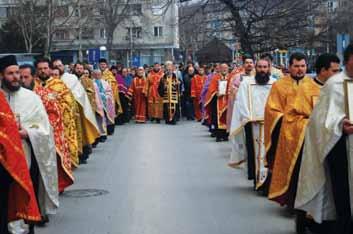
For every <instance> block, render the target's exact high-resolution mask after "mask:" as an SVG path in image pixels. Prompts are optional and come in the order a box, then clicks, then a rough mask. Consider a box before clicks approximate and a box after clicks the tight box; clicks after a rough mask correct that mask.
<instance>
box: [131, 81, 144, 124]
mask: <svg viewBox="0 0 353 234" xmlns="http://www.w3.org/2000/svg"><path fill="white" fill-rule="evenodd" d="M146 85H147V82H146V79H145V78H139V77H135V78H134V79H133V80H132V83H131V87H130V88H129V95H130V96H131V97H132V100H133V103H134V109H135V121H136V122H138V123H144V122H146V102H147V98H146Z"/></svg>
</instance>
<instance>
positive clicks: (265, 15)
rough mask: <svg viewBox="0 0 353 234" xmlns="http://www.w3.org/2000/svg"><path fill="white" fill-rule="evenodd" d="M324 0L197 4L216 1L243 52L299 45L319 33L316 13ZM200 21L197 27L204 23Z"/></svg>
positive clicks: (221, 0) (222, 0)
mask: <svg viewBox="0 0 353 234" xmlns="http://www.w3.org/2000/svg"><path fill="white" fill-rule="evenodd" d="M323 2H324V1H323V0H305V1H303V0H242V1H239V0H202V1H200V2H199V3H198V4H199V5H200V7H199V8H201V7H202V5H208V4H213V5H217V4H218V5H219V7H221V8H222V11H221V12H222V15H227V18H223V19H222V21H223V22H227V23H228V24H229V25H231V28H232V29H231V30H232V31H233V33H234V35H235V37H236V38H237V40H238V41H239V42H240V45H241V49H242V51H243V52H245V53H249V54H255V53H261V52H265V51H272V50H274V49H277V48H288V47H292V46H302V45H304V44H306V43H307V42H308V40H311V41H313V40H314V37H319V35H320V34H319V33H318V32H317V31H315V30H317V29H316V28H315V16H316V15H317V14H318V11H317V9H318V8H319V7H321V6H322V3H323ZM204 26H205V25H203V24H201V25H199V27H204Z"/></svg>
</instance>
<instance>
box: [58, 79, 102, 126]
mask: <svg viewBox="0 0 353 234" xmlns="http://www.w3.org/2000/svg"><path fill="white" fill-rule="evenodd" d="M61 80H62V81H63V82H64V83H65V84H66V86H67V87H69V89H70V90H71V92H72V94H73V95H74V97H75V100H76V101H77V102H78V103H79V104H80V105H81V107H82V109H83V113H84V115H85V118H86V119H87V120H88V121H90V123H91V124H92V125H93V126H94V127H95V128H96V129H97V132H99V127H98V124H97V120H96V115H95V113H94V112H93V110H92V106H91V103H90V101H89V99H88V96H87V93H86V90H85V89H84V88H83V86H82V84H81V82H80V81H79V80H78V79H77V77H76V76H75V75H73V74H69V73H64V74H63V75H62V76H61Z"/></svg>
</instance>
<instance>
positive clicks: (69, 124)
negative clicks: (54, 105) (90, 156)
mask: <svg viewBox="0 0 353 234" xmlns="http://www.w3.org/2000/svg"><path fill="white" fill-rule="evenodd" d="M36 85H37V86H41V87H44V88H47V89H48V90H50V91H51V92H54V93H56V95H57V100H58V103H59V107H60V111H61V113H62V119H63V124H64V136H65V140H66V142H68V145H69V152H70V158H71V163H72V165H73V166H75V167H77V166H78V162H79V159H78V155H79V145H78V142H79V140H78V135H79V134H78V131H80V129H79V128H80V126H77V124H76V119H77V118H76V116H77V115H79V112H78V107H77V103H76V101H75V98H74V96H73V94H72V93H71V91H70V89H69V88H68V87H67V86H66V85H65V83H64V82H63V81H62V80H61V79H58V78H50V79H48V80H47V81H45V82H42V81H41V80H39V79H36Z"/></svg>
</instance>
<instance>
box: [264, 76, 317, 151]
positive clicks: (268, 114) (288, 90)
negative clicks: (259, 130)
mask: <svg viewBox="0 0 353 234" xmlns="http://www.w3.org/2000/svg"><path fill="white" fill-rule="evenodd" d="M307 79H311V78H309V77H305V78H303V79H302V80H301V81H299V82H297V81H295V80H294V79H292V78H291V77H290V76H286V77H283V78H282V79H280V80H278V81H277V82H275V83H274V84H273V85H272V89H271V92H270V95H269V96H268V99H267V103H266V107H265V133H264V134H265V148H266V152H268V150H269V149H270V147H271V145H272V139H271V136H272V133H273V130H274V129H275V127H276V125H277V123H278V121H279V120H280V119H281V117H283V115H284V114H285V113H286V112H288V111H289V108H290V106H289V105H290V104H292V103H294V99H295V97H296V95H297V91H298V88H299V86H300V84H301V83H302V82H303V81H304V80H307Z"/></svg>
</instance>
